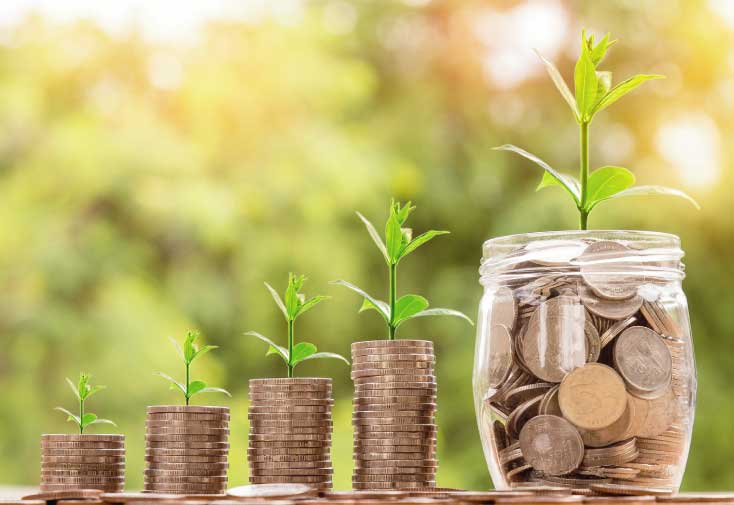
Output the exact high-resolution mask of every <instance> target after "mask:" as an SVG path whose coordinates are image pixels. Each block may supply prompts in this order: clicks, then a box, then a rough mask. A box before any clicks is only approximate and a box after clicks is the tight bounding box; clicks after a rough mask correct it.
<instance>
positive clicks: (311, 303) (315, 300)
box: [296, 295, 331, 317]
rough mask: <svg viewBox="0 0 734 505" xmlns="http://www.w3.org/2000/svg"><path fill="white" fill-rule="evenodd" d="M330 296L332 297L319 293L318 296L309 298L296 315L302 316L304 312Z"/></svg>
mask: <svg viewBox="0 0 734 505" xmlns="http://www.w3.org/2000/svg"><path fill="white" fill-rule="evenodd" d="M329 298H331V297H330V296H323V295H317V296H314V297H313V298H309V299H308V300H307V301H306V302H304V303H303V305H301V308H300V309H298V313H297V314H296V317H298V316H300V315H301V314H303V313H304V312H307V311H309V310H311V309H312V308H314V307H315V306H316V305H318V304H319V303H321V302H323V301H324V300H328V299H329Z"/></svg>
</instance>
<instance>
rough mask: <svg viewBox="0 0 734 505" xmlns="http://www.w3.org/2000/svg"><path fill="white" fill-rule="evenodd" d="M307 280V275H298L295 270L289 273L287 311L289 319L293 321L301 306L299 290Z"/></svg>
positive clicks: (286, 291) (286, 293) (286, 298)
mask: <svg viewBox="0 0 734 505" xmlns="http://www.w3.org/2000/svg"><path fill="white" fill-rule="evenodd" d="M305 281H306V276H304V275H296V274H294V273H293V272H290V273H289V274H288V287H287V288H286V289H285V308H286V311H287V314H288V316H287V319H288V320H289V321H293V320H294V319H295V318H296V315H297V314H298V309H300V308H301V303H302V301H301V297H300V296H299V292H300V291H301V288H302V287H303V283H304V282H305Z"/></svg>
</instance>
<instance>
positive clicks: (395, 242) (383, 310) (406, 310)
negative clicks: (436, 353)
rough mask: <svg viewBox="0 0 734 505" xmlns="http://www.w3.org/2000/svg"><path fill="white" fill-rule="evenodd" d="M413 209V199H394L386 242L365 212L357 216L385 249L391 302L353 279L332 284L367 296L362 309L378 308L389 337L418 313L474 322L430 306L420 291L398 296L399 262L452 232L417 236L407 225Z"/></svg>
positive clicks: (378, 245) (437, 232) (383, 254)
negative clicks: (374, 294) (411, 200)
mask: <svg viewBox="0 0 734 505" xmlns="http://www.w3.org/2000/svg"><path fill="white" fill-rule="evenodd" d="M413 210H415V207H413V206H411V205H410V202H408V203H407V204H405V205H401V204H400V203H399V202H395V201H392V202H391V203H390V216H389V217H388V219H387V223H386V224H385V241H384V242H383V241H382V238H381V237H380V234H379V233H378V232H377V229H376V228H375V227H374V225H373V224H372V223H371V222H370V221H369V220H367V218H365V217H364V216H363V215H362V214H360V213H359V212H357V216H358V217H359V219H360V220H361V221H362V222H363V223H364V225H365V226H366V227H367V232H368V233H369V234H370V237H371V238H372V241H373V242H374V243H375V245H376V246H377V248H378V249H379V250H380V252H381V253H382V257H383V258H384V259H385V263H386V264H387V267H388V283H389V291H388V302H384V301H382V300H378V299H377V298H375V297H373V296H370V295H369V294H367V292H366V291H364V290H362V289H361V288H359V287H357V286H355V285H354V284H352V283H350V282H347V281H343V280H337V281H333V282H332V284H339V285H341V286H345V287H347V288H349V289H351V290H352V291H354V292H356V293H358V294H359V295H361V296H362V297H363V298H364V301H363V303H362V308H360V312H362V311H364V310H374V311H376V312H377V313H378V314H380V316H382V318H383V319H384V321H385V323H386V324H387V338H388V339H389V340H395V335H396V333H397V331H398V327H400V325H402V324H403V323H404V322H405V321H407V320H409V319H413V318H416V317H425V316H457V317H461V318H463V319H465V320H466V321H468V322H469V323H470V324H471V323H472V321H471V319H469V318H468V317H467V316H466V315H465V314H463V313H461V312H459V311H457V310H453V309H443V308H433V309H429V308H428V305H429V304H428V300H426V299H425V298H424V297H422V296H420V295H411V294H408V295H403V296H401V297H399V298H398V295H397V291H398V288H397V286H398V264H399V263H400V261H401V260H402V259H403V258H405V257H406V256H407V255H409V254H410V253H412V252H413V251H415V250H416V249H418V248H419V247H420V246H422V245H423V244H425V243H426V242H428V241H430V240H432V239H433V238H435V237H438V236H439V235H446V234H448V233H449V232H448V231H439V230H429V231H427V232H425V233H422V234H420V235H418V236H417V237H415V238H413V231H412V230H411V229H410V228H407V227H405V226H404V225H405V223H406V222H407V220H408V216H409V215H410V213H411V212H413Z"/></svg>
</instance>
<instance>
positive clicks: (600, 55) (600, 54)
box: [589, 33, 617, 67]
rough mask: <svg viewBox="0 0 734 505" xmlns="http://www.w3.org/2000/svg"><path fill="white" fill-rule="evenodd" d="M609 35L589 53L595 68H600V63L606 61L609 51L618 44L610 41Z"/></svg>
mask: <svg viewBox="0 0 734 505" xmlns="http://www.w3.org/2000/svg"><path fill="white" fill-rule="evenodd" d="M609 35H610V34H608V33H607V34H606V35H604V38H603V39H601V40H600V41H599V43H598V44H597V45H596V47H594V48H593V49H592V50H591V51H590V53H589V56H590V57H591V62H592V63H593V64H594V66H595V67H597V66H599V63H601V61H602V60H603V59H604V56H606V54H607V49H609V48H610V47H611V46H612V45H614V44H615V43H616V42H617V41H616V40H609Z"/></svg>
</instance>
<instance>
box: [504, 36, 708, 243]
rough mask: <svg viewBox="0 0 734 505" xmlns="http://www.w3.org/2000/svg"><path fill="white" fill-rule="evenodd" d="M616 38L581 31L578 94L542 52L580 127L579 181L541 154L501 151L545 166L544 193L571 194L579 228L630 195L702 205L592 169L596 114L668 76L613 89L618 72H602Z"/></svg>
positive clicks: (619, 171) (624, 174) (614, 171)
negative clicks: (607, 204) (600, 207)
mask: <svg viewBox="0 0 734 505" xmlns="http://www.w3.org/2000/svg"><path fill="white" fill-rule="evenodd" d="M615 42H617V41H616V40H610V39H609V34H607V35H605V36H604V38H602V39H601V40H600V41H599V43H598V44H595V43H594V36H593V35H590V36H589V37H587V36H586V32H585V31H582V33H581V53H580V55H579V59H578V61H577V62H576V67H575V69H574V75H573V81H574V90H575V95H574V93H571V90H570V89H569V88H568V86H567V85H566V82H565V81H564V80H563V77H561V74H560V72H559V71H558V69H557V68H556V67H555V66H554V65H553V64H552V63H551V62H550V61H548V60H546V59H545V58H543V56H541V55H540V54H539V53H538V56H539V57H540V59H541V60H542V61H543V63H544V64H545V67H546V70H547V71H548V75H550V77H551V80H552V81H553V83H554V84H555V85H556V88H558V91H560V93H561V95H562V96H563V98H564V99H565V100H566V103H568V105H569V107H570V108H571V111H572V112H573V115H574V118H575V119H576V122H577V123H578V125H579V177H578V179H576V178H575V177H572V176H568V175H565V174H562V173H560V172H558V171H557V170H555V169H554V168H552V167H551V166H550V165H549V164H548V163H546V162H545V161H543V160H541V159H540V158H538V157H537V156H535V155H533V154H531V153H529V152H527V151H525V150H523V149H521V148H519V147H517V146H514V145H510V144H506V145H503V146H500V147H496V148H495V149H498V150H505V151H512V152H515V153H517V154H519V155H520V156H523V157H525V158H527V159H529V160H530V161H532V162H534V163H535V164H537V165H539V166H540V167H541V168H542V169H543V170H544V171H545V172H544V173H543V179H542V180H541V182H540V184H539V185H538V189H539V190H540V189H542V188H546V187H549V186H561V187H562V188H564V189H565V190H566V192H568V194H569V195H571V198H572V199H573V201H574V203H575V204H576V208H577V209H578V211H579V228H580V229H582V230H586V229H587V227H588V219H589V214H590V213H591V211H592V210H593V209H594V207H596V206H597V204H599V203H601V202H603V201H605V200H609V199H613V198H621V197H625V196H641V195H671V196H678V197H681V198H684V199H686V200H688V201H689V202H690V203H691V204H693V205H694V206H695V207H696V208H698V204H697V203H696V202H695V201H694V200H693V199H692V198H691V197H690V196H688V195H686V194H685V193H683V192H682V191H679V190H677V189H672V188H668V187H665V186H633V185H634V183H635V176H634V174H632V172H630V171H629V170H628V169H626V168H623V167H617V166H604V167H601V168H598V169H596V170H594V171H593V172H590V171H589V127H590V125H591V121H592V120H593V118H594V116H595V115H596V114H597V113H598V112H601V111H602V110H604V109H606V108H607V107H609V106H610V105H612V104H613V103H614V102H616V101H617V100H619V99H620V98H622V97H623V96H624V95H626V94H627V93H629V92H630V91H632V90H634V89H636V88H637V87H638V86H640V85H642V84H643V83H645V82H647V81H650V80H653V79H663V78H664V77H665V76H662V75H656V74H638V75H635V76H633V77H629V78H627V79H625V80H624V81H622V82H620V83H619V84H617V85H616V86H612V73H611V72H609V71H604V70H599V69H598V67H599V64H600V63H601V62H602V60H603V59H604V56H606V54H607V50H608V49H609V48H610V47H611V46H612V45H613V44H614V43H615Z"/></svg>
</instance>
